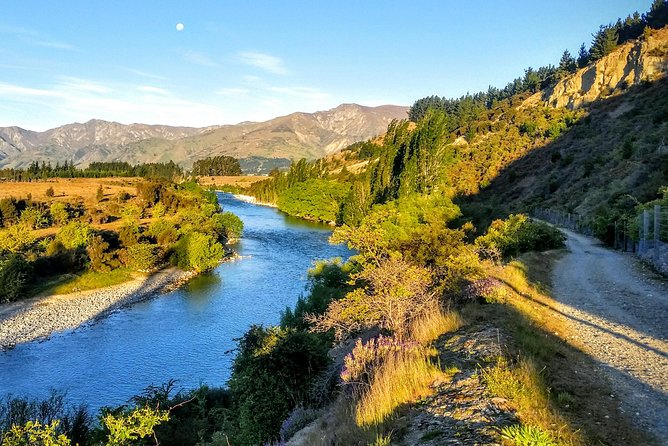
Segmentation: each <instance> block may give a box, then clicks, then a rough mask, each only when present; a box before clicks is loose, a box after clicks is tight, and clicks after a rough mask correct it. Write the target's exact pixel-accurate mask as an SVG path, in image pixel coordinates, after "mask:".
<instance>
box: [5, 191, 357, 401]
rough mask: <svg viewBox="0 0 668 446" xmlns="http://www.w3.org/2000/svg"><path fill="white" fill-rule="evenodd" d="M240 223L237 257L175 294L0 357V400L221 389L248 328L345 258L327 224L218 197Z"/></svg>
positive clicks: (117, 397)
mask: <svg viewBox="0 0 668 446" xmlns="http://www.w3.org/2000/svg"><path fill="white" fill-rule="evenodd" d="M219 200H220V202H221V205H222V206H223V208H224V209H225V210H226V211H231V212H234V213H235V214H236V215H238V216H239V217H240V218H241V219H242V220H243V222H244V235H243V238H242V239H241V241H240V242H239V243H238V244H237V245H235V246H234V247H233V248H234V249H235V250H236V251H237V252H238V253H239V255H240V256H241V259H238V260H236V261H234V262H228V263H223V264H221V265H220V266H219V267H217V268H216V269H215V270H214V271H212V272H210V273H207V274H204V275H201V276H198V277H195V278H194V279H193V280H191V281H190V282H189V283H188V284H187V285H185V286H184V287H182V288H181V289H179V290H176V291H173V292H171V293H168V294H165V295H162V296H159V297H156V298H155V299H151V300H148V301H145V302H141V303H138V304H135V305H133V306H131V307H128V308H124V309H122V310H119V311H117V312H115V313H113V314H111V315H109V316H108V317H106V318H104V319H102V320H101V321H98V322H97V323H95V324H92V325H89V326H85V327H80V328H79V329H77V330H74V331H71V332H64V333H59V334H55V335H53V336H52V337H51V338H49V339H48V340H46V341H43V342H32V343H28V344H23V345H19V346H17V347H16V348H14V349H12V350H9V351H6V352H2V353H0V370H1V374H0V376H1V379H0V395H4V394H7V393H12V394H13V395H15V396H30V397H35V396H36V397H43V396H46V395H47V394H48V393H49V390H50V389H51V388H54V389H58V390H64V391H66V392H67V400H68V401H69V402H72V403H75V404H79V403H86V404H88V405H89V407H90V408H91V409H97V408H99V407H102V406H105V405H109V406H113V405H119V404H124V403H126V402H127V401H128V399H129V398H130V397H131V396H133V395H136V394H138V393H140V392H141V391H142V390H143V389H144V388H146V387H147V386H148V385H151V384H153V385H160V384H162V383H165V382H167V381H168V380H170V379H175V380H176V381H177V389H190V388H195V387H197V386H199V385H200V384H207V385H211V386H222V385H224V384H225V382H226V381H227V379H228V378H229V376H230V367H231V364H232V360H233V359H234V354H233V353H229V351H230V350H232V349H234V347H235V346H236V343H235V341H234V338H238V337H239V336H241V335H242V334H243V333H244V332H245V331H246V329H247V328H248V327H249V326H250V325H252V324H265V325H266V324H276V323H278V321H279V319H280V312H281V311H282V310H283V309H285V307H286V306H292V305H293V304H294V303H295V301H296V300H297V298H298V297H299V295H300V294H301V293H303V292H304V290H305V287H306V284H307V275H306V271H307V269H308V268H309V267H310V266H311V265H312V264H313V261H314V260H316V259H327V258H331V257H337V256H338V257H344V258H345V257H347V256H348V255H350V252H349V251H348V250H347V249H346V248H345V247H343V246H333V245H329V244H328V242H327V240H328V238H329V236H330V234H331V228H329V227H327V226H324V225H319V224H315V223H309V222H306V221H304V220H300V219H296V218H293V217H289V216H287V215H285V214H283V213H281V212H280V211H278V210H276V209H273V208H269V207H263V206H257V205H254V204H250V203H245V202H242V201H239V200H237V199H235V198H233V197H232V196H231V195H229V194H222V193H221V194H219Z"/></svg>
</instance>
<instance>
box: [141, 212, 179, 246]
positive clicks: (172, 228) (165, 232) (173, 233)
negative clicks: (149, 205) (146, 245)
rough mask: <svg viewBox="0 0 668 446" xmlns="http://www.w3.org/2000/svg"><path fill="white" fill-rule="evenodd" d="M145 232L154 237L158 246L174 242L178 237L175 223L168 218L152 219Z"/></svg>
mask: <svg viewBox="0 0 668 446" xmlns="http://www.w3.org/2000/svg"><path fill="white" fill-rule="evenodd" d="M158 204H160V203H158ZM156 207H157V205H156ZM154 209H155V208H154ZM146 234H147V235H148V236H150V237H152V238H154V239H155V241H156V242H157V243H158V245H160V246H169V245H171V244H173V243H175V242H176V240H177V239H178V237H179V234H178V231H177V230H176V225H174V223H172V222H171V221H169V220H157V221H154V222H153V223H151V226H149V228H148V231H147V232H146Z"/></svg>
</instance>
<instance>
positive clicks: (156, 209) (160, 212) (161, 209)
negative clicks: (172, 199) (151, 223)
mask: <svg viewBox="0 0 668 446" xmlns="http://www.w3.org/2000/svg"><path fill="white" fill-rule="evenodd" d="M166 213H167V208H166V207H165V205H164V204H162V203H161V202H158V203H156V204H155V205H154V206H153V213H152V215H153V218H162V217H164V216H165V214H166Z"/></svg>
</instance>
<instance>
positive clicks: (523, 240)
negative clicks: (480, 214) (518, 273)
mask: <svg viewBox="0 0 668 446" xmlns="http://www.w3.org/2000/svg"><path fill="white" fill-rule="evenodd" d="M564 240H565V237H564V235H563V234H562V233H561V232H560V231H559V230H558V229H556V228H553V227H552V226H550V225H548V224H546V223H543V222H536V221H533V220H531V219H530V218H529V217H527V216H526V215H523V214H517V215H510V216H509V217H508V219H507V220H494V221H493V222H492V224H491V225H490V226H489V228H488V229H487V232H486V233H485V235H482V236H480V237H478V238H477V239H476V240H475V245H476V246H477V247H478V249H479V250H480V251H481V252H483V253H487V254H489V253H490V252H498V253H499V254H500V255H502V256H503V257H512V256H516V255H518V254H520V253H523V252H527V251H545V250H548V249H557V248H562V247H563V246H564Z"/></svg>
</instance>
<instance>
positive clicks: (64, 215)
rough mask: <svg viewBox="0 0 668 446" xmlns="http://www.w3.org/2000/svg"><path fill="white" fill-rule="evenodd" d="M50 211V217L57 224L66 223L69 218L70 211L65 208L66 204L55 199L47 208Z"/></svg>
mask: <svg viewBox="0 0 668 446" xmlns="http://www.w3.org/2000/svg"><path fill="white" fill-rule="evenodd" d="M49 211H50V212H51V219H52V220H53V222H54V223H55V224H57V225H59V226H63V225H65V224H67V221H68V220H69V219H70V213H69V211H68V210H67V205H66V204H65V203H61V202H60V201H57V202H55V203H53V204H52V205H51V207H50V208H49Z"/></svg>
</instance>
